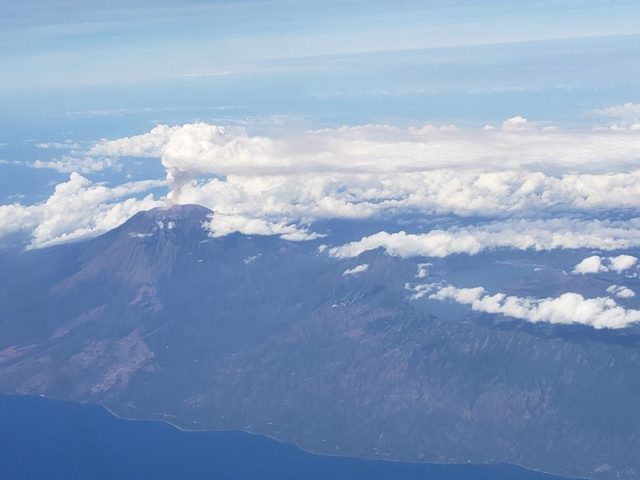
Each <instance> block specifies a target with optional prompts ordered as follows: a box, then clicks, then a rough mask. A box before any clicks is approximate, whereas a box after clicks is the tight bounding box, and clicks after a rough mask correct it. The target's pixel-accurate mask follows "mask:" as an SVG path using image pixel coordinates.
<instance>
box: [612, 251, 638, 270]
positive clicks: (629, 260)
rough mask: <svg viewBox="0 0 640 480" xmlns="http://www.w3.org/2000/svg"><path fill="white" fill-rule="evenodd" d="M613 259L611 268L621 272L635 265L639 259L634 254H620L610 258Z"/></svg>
mask: <svg viewBox="0 0 640 480" xmlns="http://www.w3.org/2000/svg"><path fill="white" fill-rule="evenodd" d="M609 260H610V261H611V269H612V270H615V271H616V272H618V273H620V272H623V271H625V270H628V269H629V268H631V267H633V266H634V265H635V264H636V262H637V261H638V259H637V258H636V257H634V256H632V255H618V256H617V257H611V258H609Z"/></svg>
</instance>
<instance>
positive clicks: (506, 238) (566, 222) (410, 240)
mask: <svg viewBox="0 0 640 480" xmlns="http://www.w3.org/2000/svg"><path fill="white" fill-rule="evenodd" d="M638 246H640V219H637V218H636V219H632V220H629V221H625V222H618V221H603V220H590V221H587V220H572V219H554V220H533V221H532V220H507V221H499V222H490V223H487V224H484V225H479V226H470V227H454V228H451V229H448V230H440V229H438V230H432V231H430V232H428V233H424V234H409V233H406V232H404V231H401V232H398V233H388V232H379V233H376V234H374V235H371V236H367V237H364V238H362V239H360V240H358V241H355V242H351V243H347V244H345V245H341V246H338V247H333V248H331V249H330V250H329V254H330V255H332V256H335V257H340V258H350V257H357V256H358V255H360V254H361V253H363V252H366V251H369V250H375V249H377V248H383V249H384V250H385V251H386V252H387V253H388V254H389V255H393V256H398V257H415V256H424V257H446V256H448V255H452V254H457V253H465V254H469V255H475V254H477V253H480V252H482V251H484V250H490V249H495V248H515V249H518V250H529V249H531V250H538V251H541V250H553V249H557V248H570V249H576V248H599V249H602V250H617V249H626V248H631V247H638Z"/></svg>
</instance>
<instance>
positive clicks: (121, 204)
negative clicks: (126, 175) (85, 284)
mask: <svg viewBox="0 0 640 480" xmlns="http://www.w3.org/2000/svg"><path fill="white" fill-rule="evenodd" d="M162 185H164V182H163V181H155V180H147V181H141V182H131V183H125V184H122V185H119V186H116V187H113V188H110V187H108V186H106V185H104V184H100V183H94V182H92V181H90V180H88V179H87V178H85V177H83V176H82V175H80V174H77V173H72V174H71V175H70V176H69V180H68V181H67V182H64V183H60V184H58V185H57V186H56V187H55V190H54V192H53V194H52V195H51V196H50V197H49V198H48V199H47V200H46V201H45V202H43V203H38V204H34V205H22V204H19V203H14V204H9V205H0V234H7V233H15V232H25V233H27V234H28V235H29V236H30V238H31V240H30V243H29V247H30V248H40V247H46V246H51V245H56V244H60V243H65V242H69V241H74V240H80V239H83V238H88V237H92V236H95V235H99V234H100V233H103V232H106V231H108V230H111V229H112V228H115V227H117V226H118V225H120V224H122V223H124V222H125V221H126V220H127V219H128V218H130V217H131V216H132V215H134V214H135V213H137V212H139V211H141V210H148V209H150V208H154V207H157V206H161V205H163V203H164V202H162V201H160V200H156V199H155V198H154V197H153V195H152V194H148V195H146V196H145V197H143V198H137V197H136V195H138V194H140V193H143V192H146V191H148V190H149V189H151V188H154V187H158V186H162Z"/></svg>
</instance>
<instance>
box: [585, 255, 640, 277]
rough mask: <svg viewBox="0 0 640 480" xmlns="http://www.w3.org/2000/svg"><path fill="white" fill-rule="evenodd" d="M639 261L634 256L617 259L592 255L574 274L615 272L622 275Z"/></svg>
mask: <svg viewBox="0 0 640 480" xmlns="http://www.w3.org/2000/svg"><path fill="white" fill-rule="evenodd" d="M637 261H638V259H637V258H636V257H634V256H633V255H618V256H617V257H601V256H599V255H592V256H590V257H587V258H585V259H584V260H582V261H581V262H580V263H578V264H577V265H576V266H575V268H574V269H573V273H579V274H583V275H584V274H588V273H601V272H609V271H612V270H613V271H614V272H617V273H622V272H624V271H625V270H628V269H629V268H631V267H633V266H634V265H635V264H636V262H637Z"/></svg>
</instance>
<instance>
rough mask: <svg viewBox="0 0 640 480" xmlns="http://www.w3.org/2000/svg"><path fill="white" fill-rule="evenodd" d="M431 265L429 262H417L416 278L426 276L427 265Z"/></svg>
mask: <svg viewBox="0 0 640 480" xmlns="http://www.w3.org/2000/svg"><path fill="white" fill-rule="evenodd" d="M430 266H431V264H430V263H419V264H418V271H417V273H416V278H426V277H427V275H429V267H430Z"/></svg>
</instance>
